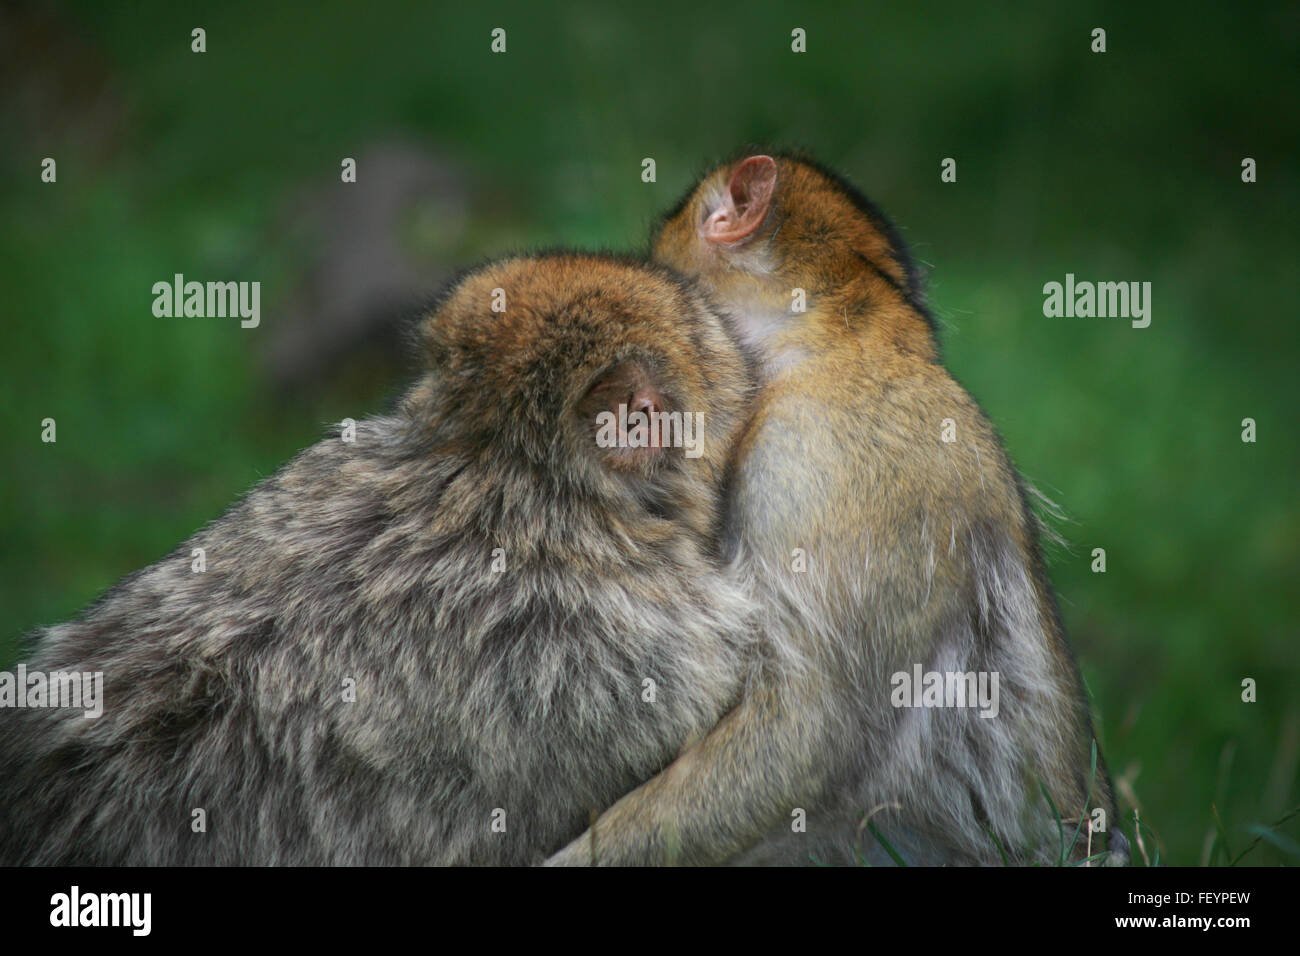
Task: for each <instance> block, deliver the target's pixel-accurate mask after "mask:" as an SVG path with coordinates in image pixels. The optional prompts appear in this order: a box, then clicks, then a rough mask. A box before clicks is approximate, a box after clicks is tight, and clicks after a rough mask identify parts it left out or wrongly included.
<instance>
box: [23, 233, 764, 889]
mask: <svg viewBox="0 0 1300 956" xmlns="http://www.w3.org/2000/svg"><path fill="white" fill-rule="evenodd" d="M420 334H421V335H422V346H423V358H424V362H425V366H424V367H423V368H422V370H421V372H420V375H419V377H418V378H417V379H416V380H415V381H414V383H413V384H412V385H411V387H410V388H409V389H408V390H407V391H406V392H405V394H404V395H403V396H402V397H401V398H400V400H399V401H398V402H397V403H396V405H395V407H394V408H392V409H391V410H390V411H389V412H388V413H386V414H382V415H376V416H373V417H370V418H365V419H362V420H361V421H359V422H356V423H355V436H354V439H353V440H351V441H348V440H346V436H345V431H344V430H339V431H338V432H337V434H334V435H331V436H328V437H326V438H325V439H324V440H322V441H320V442H319V443H317V444H315V445H313V446H311V447H309V448H307V449H306V450H305V451H303V452H302V453H300V454H299V455H298V456H297V457H296V458H294V459H293V460H292V461H291V462H289V463H288V464H287V465H285V466H284V467H283V468H282V469H281V470H280V471H279V472H277V473H276V474H274V475H272V476H271V477H269V478H267V479H266V480H264V481H262V482H261V483H260V484H258V485H256V486H255V487H254V488H253V489H252V490H251V492H250V493H248V495H247V496H246V497H245V498H244V499H243V500H242V501H240V502H238V503H237V504H235V505H234V506H233V507H232V508H231V509H230V510H229V511H228V512H227V513H226V514H225V515H224V516H222V517H221V518H219V519H217V520H216V521H214V522H213V523H211V524H210V525H208V526H207V527H206V528H205V529H203V530H201V531H200V532H198V533H197V534H195V535H194V536H193V537H191V538H190V539H189V540H187V541H185V542H184V543H183V544H181V545H180V546H179V547H178V548H176V549H175V550H174V551H173V552H172V553H170V554H169V555H167V556H166V557H164V558H163V559H161V560H160V561H158V562H157V563H156V564H153V565H151V566H149V567H146V568H144V569H143V570H141V571H138V572H136V573H134V574H131V575H129V576H128V577H126V578H125V579H124V580H123V581H121V582H120V583H119V584H118V585H117V586H116V587H114V588H113V589H112V590H111V591H109V592H108V593H107V594H106V595H104V596H103V597H102V598H101V599H100V600H99V601H98V602H97V603H95V604H93V605H92V606H91V607H90V608H89V609H87V610H86V611H85V612H84V613H82V614H81V615H80V617H78V618H77V619H75V620H73V621H71V622H69V623H64V624H60V625H57V626H53V627H50V628H48V629H45V630H44V631H41V632H38V633H37V634H36V639H35V645H34V648H33V649H32V652H31V655H30V658H29V660H28V661H27V667H28V669H29V671H42V672H56V671H62V672H102V674H103V679H104V681H105V683H104V687H103V696H104V698H105V701H106V704H105V707H104V712H103V715H102V716H101V717H99V718H98V719H87V718H86V717H85V716H83V714H82V712H81V711H79V710H78V711H72V710H69V709H66V708H43V709H37V708H29V709H17V710H13V709H9V710H0V766H3V767H4V773H3V775H0V862H2V863H4V864H89V865H134V864H149V865H240V864H244V865H348V864H368V865H406V864H437V865H498V864H530V863H540V862H542V861H543V860H544V858H545V856H546V854H548V853H551V852H554V851H555V850H556V849H558V848H559V847H562V846H563V845H564V844H565V843H566V842H568V841H569V840H571V839H572V838H574V837H575V836H577V835H578V834H579V833H581V832H582V830H583V828H585V827H586V826H587V824H588V823H589V821H590V819H591V816H590V814H591V811H592V809H597V810H599V809H603V808H604V807H606V806H608V805H610V804H611V803H613V802H614V800H615V799H617V798H618V797H619V796H621V795H622V794H624V793H626V792H627V791H629V790H631V789H632V788H633V787H635V786H636V785H637V784H639V783H640V782H642V781H644V780H646V779H649V778H651V777H652V776H653V775H654V774H655V773H657V772H658V771H659V770H661V769H662V768H663V767H665V766H667V765H668V763H669V762H670V761H671V760H672V759H673V758H674V757H675V756H676V754H677V753H678V752H679V751H680V749H681V747H682V746H683V744H684V743H685V742H686V741H687V740H688V739H690V738H691V737H702V736H703V735H704V734H705V733H706V732H707V731H708V730H709V729H710V728H712V727H713V726H715V725H716V724H717V722H718V721H719V720H720V719H721V718H722V716H723V715H724V714H725V713H726V712H728V711H729V710H730V709H731V708H732V707H734V705H735V704H736V702H737V701H738V700H739V699H740V695H741V692H742V690H743V687H744V685H745V683H746V682H747V680H748V679H749V678H748V677H747V676H746V675H747V672H748V669H749V668H751V664H750V663H749V662H750V661H751V660H753V659H754V657H755V654H754V651H753V647H752V644H753V641H754V638H753V635H754V633H755V631H754V620H755V616H756V606H755V604H754V602H753V601H752V599H751V596H750V593H749V591H748V590H747V589H746V588H745V587H744V586H743V584H742V583H741V582H738V581H737V580H736V579H734V578H733V577H732V576H729V575H728V574H726V573H724V570H725V569H724V568H723V566H722V565H721V563H720V561H719V559H718V552H717V542H718V540H719V538H720V517H721V501H722V496H723V487H724V484H725V482H726V480H727V477H728V476H727V461H728V457H729V453H730V449H731V447H732V446H733V445H734V443H735V441H736V440H737V439H738V437H739V433H740V428H741V427H742V425H743V422H744V415H745V411H746V409H747V407H748V402H749V400H750V398H751V397H752V391H753V370H752V368H751V363H750V362H749V360H748V359H747V358H746V356H745V354H744V352H743V351H742V350H741V349H740V348H739V347H738V345H737V343H736V342H735V341H734V340H733V339H732V338H731V336H730V333H729V332H728V331H727V329H726V327H725V326H724V325H723V324H722V322H721V321H720V319H719V318H718V316H717V315H716V314H715V313H714V312H713V311H712V310H711V308H710V306H709V304H708V302H707V300H706V299H705V297H704V296H703V295H702V294H701V293H699V292H698V291H697V290H695V289H694V288H693V285H692V284H691V283H690V282H689V281H687V280H685V279H683V278H681V277H680V276H677V275H675V274H674V273H672V272H671V271H670V270H668V269H666V268H664V267H662V266H657V265H652V264H649V263H645V262H635V261H632V260H627V259H619V258H616V257H610V256H603V255H596V254H579V253H553V254H547V255H533V256H523V257H518V258H512V259H508V260H505V261H501V262H496V263H490V264H487V265H485V266H482V267H480V268H478V269H475V270H472V271H470V272H469V273H467V274H466V275H465V276H464V277H463V278H461V279H460V280H459V281H458V282H457V283H455V284H454V286H453V287H452V288H451V290H450V291H449V292H448V293H446V295H445V297H444V299H443V300H442V301H441V302H440V303H439V304H438V305H437V306H436V307H435V308H434V309H433V310H432V312H431V313H430V314H429V315H428V316H427V318H425V319H424V320H423V322H422V325H421V328H420ZM616 414H619V415H621V416H622V417H620V418H618V419H617V423H615V418H614V416H615V415H616ZM638 415H640V416H643V417H642V418H640V419H638V418H637V416H638ZM654 415H659V416H661V419H660V420H662V421H667V422H668V423H669V424H671V423H672V422H673V421H674V419H672V416H674V415H678V416H681V417H682V418H684V419H687V420H688V425H689V424H690V423H691V422H694V423H695V424H696V425H698V430H697V431H696V432H695V433H694V435H690V436H688V437H689V438H690V439H691V440H690V441H683V440H680V438H681V436H680V434H678V435H676V436H674V434H673V433H672V432H671V430H668V429H660V430H659V431H654V430H652V429H649V428H647V426H646V422H647V421H652V420H653V416H654ZM624 419H625V421H624ZM344 429H346V425H345V426H344ZM602 435H603V437H604V439H605V440H603V441H602V440H601V439H602ZM199 549H202V553H203V554H204V555H205V570H202V571H198V572H196V571H195V570H194V566H195V564H194V561H193V557H192V556H193V555H194V554H197V553H199Z"/></svg>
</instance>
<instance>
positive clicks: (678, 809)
mask: <svg viewBox="0 0 1300 956" xmlns="http://www.w3.org/2000/svg"><path fill="white" fill-rule="evenodd" d="M824 690H825V688H824V687H822V688H814V687H807V688H804V687H797V688H796V687H786V688H784V689H778V688H777V687H775V686H773V684H772V683H770V682H764V683H761V684H759V685H758V686H757V687H753V688H751V689H750V691H749V693H747V695H746V697H745V698H744V699H743V700H742V701H741V703H740V704H739V705H737V707H736V708H735V709H734V710H732V711H731V712H730V713H729V714H727V716H726V717H724V718H723V719H722V720H721V721H720V722H719V723H718V726H717V727H715V728H714V729H713V730H712V731H710V733H709V734H708V735H707V736H706V737H705V738H704V739H703V740H701V741H699V742H698V743H696V744H695V745H694V746H692V747H690V748H689V749H688V750H686V751H685V752H683V753H682V754H681V756H679V757H678V758H677V759H676V760H675V761H674V762H673V763H672V764H670V765H669V766H668V767H667V768H666V769H665V770H663V772H661V773H660V774H659V775H658V776H657V777H654V778H652V779H651V780H649V781H647V782H646V783H644V784H642V785H641V786H640V787H638V788H637V789H636V790H633V791H632V792H631V793H629V794H628V795H627V796H625V797H623V798H622V799H621V800H619V801H618V802H617V803H616V804H614V805H613V806H612V807H610V808H609V809H608V810H606V811H605V812H604V813H603V814H601V816H600V817H599V819H597V821H596V823H595V824H594V825H593V826H592V827H590V828H589V829H588V830H587V831H586V832H585V833H584V834H582V836H580V837H578V838H577V839H576V840H574V841H573V842H572V843H570V844H569V845H568V846H566V847H565V848H564V849H562V850H560V851H559V852H558V853H556V854H554V855H553V856H551V857H550V858H549V859H548V860H547V861H546V864H545V865H546V866H588V865H599V866H646V865H649V866H654V865H660V866H662V865H675V864H676V865H710V864H716V863H721V862H723V861H725V860H727V859H729V858H731V857H733V856H735V855H736V854H738V853H740V852H742V851H743V850H745V849H748V848H749V847H751V846H753V845H755V844H756V843H757V842H758V841H759V840H760V839H761V838H762V837H763V836H764V835H765V834H767V833H768V832H769V831H771V830H772V828H773V827H775V826H777V825H778V824H779V823H780V822H781V821H783V820H788V819H789V815H790V812H791V810H792V809H794V808H795V807H797V806H805V805H807V803H808V802H810V801H811V800H812V799H813V797H814V796H815V795H816V793H817V792H818V791H819V790H820V785H821V779H820V772H819V770H818V769H817V768H818V766H821V767H824V766H825V763H826V762H825V754H826V752H827V749H828V748H827V743H826V741H825V739H824V738H825V737H826V736H827V735H828V733H829V731H830V725H831V722H830V721H828V720H826V719H824V718H825V715H823V714H821V713H820V712H819V711H818V709H817V708H816V706H800V707H791V706H788V705H789V703H790V702H791V701H796V700H797V701H817V700H819V699H820V693H818V691H820V692H821V693H824ZM819 755H820V758H821V759H817V758H818V756H819Z"/></svg>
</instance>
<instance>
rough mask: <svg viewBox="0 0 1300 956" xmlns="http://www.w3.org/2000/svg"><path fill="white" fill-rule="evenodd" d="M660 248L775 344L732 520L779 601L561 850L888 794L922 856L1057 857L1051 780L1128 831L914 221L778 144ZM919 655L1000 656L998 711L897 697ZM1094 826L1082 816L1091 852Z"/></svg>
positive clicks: (685, 217)
mask: <svg viewBox="0 0 1300 956" xmlns="http://www.w3.org/2000/svg"><path fill="white" fill-rule="evenodd" d="M654 258H655V259H656V260H657V261H659V262H662V263H664V264H666V265H670V266H672V267H674V268H676V269H679V270H681V271H682V272H684V273H686V274H688V275H691V276H695V277H698V278H699V279H700V280H701V282H702V284H703V285H704V286H705V287H706V288H707V289H708V290H709V291H710V292H711V293H712V294H713V295H714V296H715V297H716V299H717V300H718V301H719V302H720V303H721V304H722V305H723V306H724V307H725V308H726V309H727V310H729V312H730V313H731V318H732V325H733V328H734V329H735V330H736V332H737V334H738V336H739V337H740V339H741V340H742V341H743V342H744V343H746V344H747V346H748V347H749V348H751V349H752V350H754V352H755V353H756V354H757V355H758V357H759V360H760V363H761V369H762V375H761V378H762V383H763V389H762V392H761V393H760V395H759V397H758V400H757V404H756V408H755V411H754V414H753V417H752V419H751V422H750V424H749V426H748V428H747V430H746V433H745V435H744V437H743V438H742V439H741V442H740V444H739V446H738V450H737V453H736V466H735V467H736V475H735V478H734V483H733V486H732V491H731V496H730V504H729V512H728V531H727V540H728V545H729V547H730V548H731V549H732V550H733V551H734V552H735V554H736V556H737V562H738V567H739V568H740V569H741V573H744V574H747V575H752V576H753V578H754V581H755V585H756V588H757V593H758V594H759V595H760V596H761V597H763V599H764V600H765V602H766V604H767V606H768V617H767V623H768V626H767V627H766V628H765V630H766V632H767V641H768V655H767V662H768V664H767V670H766V672H765V679H764V680H763V681H762V682H760V683H758V684H756V685H755V686H754V687H753V688H751V690H750V692H749V693H748V694H747V695H746V697H745V699H744V700H743V701H742V703H741V705H740V706H739V707H738V708H737V709H736V710H734V711H733V712H732V713H730V714H729V715H728V716H727V717H726V718H724V719H723V720H722V722H721V723H720V724H719V725H718V727H717V728H715V730H714V731H713V732H712V733H711V734H710V735H709V736H708V737H706V738H705V739H704V740H702V741H700V742H698V743H697V744H696V745H695V746H694V747H692V748H691V749H690V750H688V751H687V752H686V753H684V754H683V755H682V756H681V757H680V758H679V759H678V760H677V761H676V762H675V763H674V764H673V765H672V766H670V767H669V768H668V769H667V770H665V771H664V772H663V773H662V774H660V775H659V776H657V777H656V778H654V779H653V780H650V781H648V782H647V783H646V784H644V785H643V786H642V787H641V788H639V789H638V790H637V791H635V792H633V793H632V794H630V795H628V796H627V797H625V798H624V799H623V800H621V801H619V803H618V804H616V805H615V806H614V807H612V808H611V809H610V810H609V811H607V812H606V813H605V814H604V815H602V816H601V817H600V819H599V820H598V821H597V823H596V824H595V826H594V827H593V829H592V830H589V831H588V833H587V834H585V835H584V836H583V837H582V838H581V839H579V840H578V841H575V842H574V843H573V844H571V845H570V846H569V847H567V848H566V849H565V850H564V851H563V852H562V853H560V854H557V855H556V856H555V857H553V858H552V860H551V861H550V862H552V863H555V864H574V863H588V862H593V861H594V862H598V863H610V864H618V863H660V862H672V861H680V862H687V863H715V862H721V861H724V860H732V861H736V862H778V863H790V862H809V861H810V860H813V859H820V860H822V861H825V862H834V861H848V860H852V859H855V858H857V847H858V845H859V839H860V837H861V836H862V834H861V832H860V828H859V824H860V823H861V822H862V820H863V814H864V812H866V811H872V810H878V812H877V813H876V815H875V816H874V818H873V823H874V825H875V826H876V827H878V828H879V829H880V830H881V831H882V833H883V834H884V835H886V838H887V839H888V840H889V842H890V843H891V844H892V845H893V846H894V847H895V848H896V849H897V850H898V851H900V852H901V853H902V855H903V856H904V857H905V858H908V859H909V860H910V861H911V862H913V863H918V862H919V863H996V862H999V860H1000V858H1001V855H1002V852H1003V850H1005V852H1006V854H1007V856H1008V857H1009V858H1010V859H1011V860H1012V861H1016V862H1031V861H1042V860H1051V859H1054V858H1055V857H1056V856H1057V855H1058V853H1059V849H1058V848H1059V842H1058V841H1059V839H1060V834H1061V828H1060V827H1059V826H1058V823H1057V821H1056V819H1055V818H1054V814H1053V812H1052V811H1051V810H1050V809H1049V807H1048V805H1047V803H1046V801H1044V800H1043V799H1042V797H1041V793H1040V783H1039V782H1040V781H1041V782H1042V784H1043V785H1044V786H1045V787H1046V789H1047V791H1048V792H1049V793H1050V794H1051V798H1052V802H1053V803H1054V804H1055V805H1056V806H1057V807H1058V808H1059V809H1060V813H1061V815H1062V816H1063V817H1064V818H1065V840H1066V843H1067V844H1068V843H1069V842H1070V837H1071V836H1072V835H1073V833H1074V828H1075V823H1076V822H1077V821H1078V820H1079V819H1080V816H1081V814H1084V813H1085V812H1091V811H1092V809H1093V808H1096V807H1102V808H1104V809H1105V811H1106V814H1107V816H1108V822H1109V824H1110V831H1111V833H1114V834H1116V835H1117V838H1116V839H1115V841H1114V842H1113V843H1112V847H1113V848H1115V849H1117V850H1120V851H1122V848H1123V837H1122V835H1119V831H1118V830H1117V829H1116V827H1115V824H1116V823H1117V822H1118V821H1117V820H1116V819H1115V812H1114V806H1113V802H1112V798H1111V795H1110V787H1109V781H1108V779H1107V777H1106V773H1105V767H1104V764H1101V763H1100V762H1099V764H1098V770H1097V775H1096V779H1095V781H1094V780H1092V779H1091V777H1092V774H1091V773H1090V759H1091V747H1092V741H1093V733H1092V728H1091V722H1090V717H1089V710H1088V705H1087V701H1086V697H1085V695H1084V691H1083V688H1082V685H1081V681H1080V679H1079V675H1078V673H1077V669H1076V667H1075V665H1074V661H1073V658H1072V656H1071V653H1070V650H1069V648H1068V646H1067V644H1066V640H1065V636H1064V633H1063V630H1062V628H1061V625H1060V621H1059V617H1058V614H1057V611H1056V607H1055V603H1054V599H1053V596H1052V592H1051V587H1050V583H1049V582H1048V579H1047V577H1046V574H1045V571H1044V568H1043V562H1042V558H1041V554H1040V548H1039V543H1038V538H1039V534H1040V528H1039V524H1038V521H1037V519H1036V518H1035V516H1034V514H1033V512H1032V511H1031V509H1030V507H1029V506H1028V503H1027V500H1026V493H1025V491H1024V488H1023V486H1022V485H1021V483H1020V481H1019V479H1018V476H1017V474H1016V471H1015V469H1014V467H1013V466H1012V464H1011V462H1010V460H1009V458H1008V457H1007V455H1006V453H1005V451H1004V450H1003V448H1002V445H1001V442H1000V441H999V439H998V436H997V434H996V433H995V431H994V429H993V427H992V426H991V424H990V423H989V422H988V420H987V418H986V417H985V416H984V414H983V413H982V411H981V410H980V408H979V406H978V405H977V404H976V403H975V401H974V400H973V399H972V398H971V397H970V396H969V395H968V394H967V393H966V392H965V390H964V389H962V388H961V386H960V385H958V384H957V382H956V381H955V380H954V379H953V378H952V377H951V375H950V374H949V373H948V372H947V370H946V369H945V368H944V367H943V366H942V365H941V364H940V362H939V357H938V350H937V348H936V345H935V341H934V336H933V332H932V329H931V325H930V321H929V318H928V315H927V313H926V311H925V307H924V304H923V302H922V298H921V293H920V284H919V280H918V277H917V274H916V272H915V270H914V268H913V267H912V265H911V263H910V260H909V259H908V257H907V253H906V251H905V250H904V249H903V246H902V243H901V241H899V239H898V237H897V235H896V233H894V231H893V229H892V227H890V226H889V225H888V223H887V222H886V221H885V220H884V219H883V217H882V216H880V214H879V213H878V212H877V211H876V210H875V209H874V207H872V206H870V204H868V203H867V202H866V201H865V200H863V199H862V198H861V197H860V196H858V195H857V194H856V192H854V191H853V190H852V189H851V187H848V186H847V185H846V184H845V183H843V182H842V181H840V180H839V179H838V178H837V177H835V176H833V175H832V174H829V173H828V172H826V171H825V170H823V169H822V168H820V167H818V166H817V165H816V164H814V163H811V162H808V161H804V160H801V159H798V158H791V157H780V158H778V159H777V160H775V161H772V160H770V159H767V158H766V157H757V158H753V159H750V160H744V161H742V162H736V163H728V164H726V165H724V166H723V167H721V168H719V169H717V170H715V171H714V172H713V173H712V174H710V175H708V176H706V177H705V178H704V179H703V180H702V181H701V182H700V183H699V184H698V186H697V187H696V188H695V189H694V191H693V192H692V193H691V194H690V196H689V197H688V198H687V200H686V201H685V202H684V203H683V204H682V205H681V206H680V207H679V208H678V209H677V210H676V211H674V213H672V214H671V215H670V216H669V217H668V219H667V220H666V222H665V223H664V224H663V226H662V228H661V229H660V231H659V233H658V235H657V236H656V238H655V241H654ZM797 289H801V290H803V291H804V293H805V294H806V302H807V311H806V312H804V313H799V312H795V311H792V303H793V302H794V301H795V295H794V292H795V290H797ZM947 426H951V429H952V430H953V435H954V437H955V440H954V441H952V442H945V441H944V440H943V437H944V431H945V428H946V427H947ZM800 553H802V554H804V555H806V562H807V570H806V571H799V570H798V569H797V566H796V561H797V557H798V555H799V554H800ZM916 665H920V666H922V667H923V669H924V670H925V671H931V670H934V671H940V672H946V671H953V672H985V673H996V674H998V675H999V678H1000V681H1001V684H1000V696H1001V707H1000V713H999V714H998V716H996V717H992V718H987V717H979V716H978V715H977V713H976V711H975V710H973V709H969V708H951V707H950V708H937V709H924V708H922V709H913V708H899V707H895V706H891V695H890V690H891V678H892V675H894V674H896V673H899V672H911V671H912V669H913V667H914V666H916ZM1090 789H1091V796H1090V795H1089V794H1090ZM801 809H802V810H805V811H806V812H807V832H806V833H801V832H795V831H794V830H793V829H792V826H791V821H792V818H794V817H797V811H798V810H801ZM1102 842H1103V838H1101V837H1100V836H1099V835H1094V836H1093V838H1092V852H1094V853H1096V852H1099V850H1100V848H1101V844H1102ZM1087 843H1088V839H1087V826H1086V824H1085V826H1084V837H1083V838H1082V839H1081V840H1080V841H1079V843H1078V844H1077V845H1076V846H1075V847H1074V848H1073V850H1072V851H1071V854H1070V855H1071V856H1072V857H1073V858H1074V859H1078V858H1080V857H1081V856H1082V855H1083V853H1084V852H1085V851H1084V849H1083V848H1084V847H1085V846H1087ZM999 846H1000V847H1001V848H1002V849H999ZM864 848H865V850H866V851H867V854H866V855H867V856H868V858H870V859H873V860H883V859H885V855H884V853H882V852H881V848H880V847H879V846H878V845H877V844H876V841H875V840H873V839H872V838H871V837H869V836H868V837H867V838H866V840H865V844H864ZM1122 858H1123V853H1122V852H1120V853H1117V854H1116V860H1117V861H1118V860H1120V859H1122Z"/></svg>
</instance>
